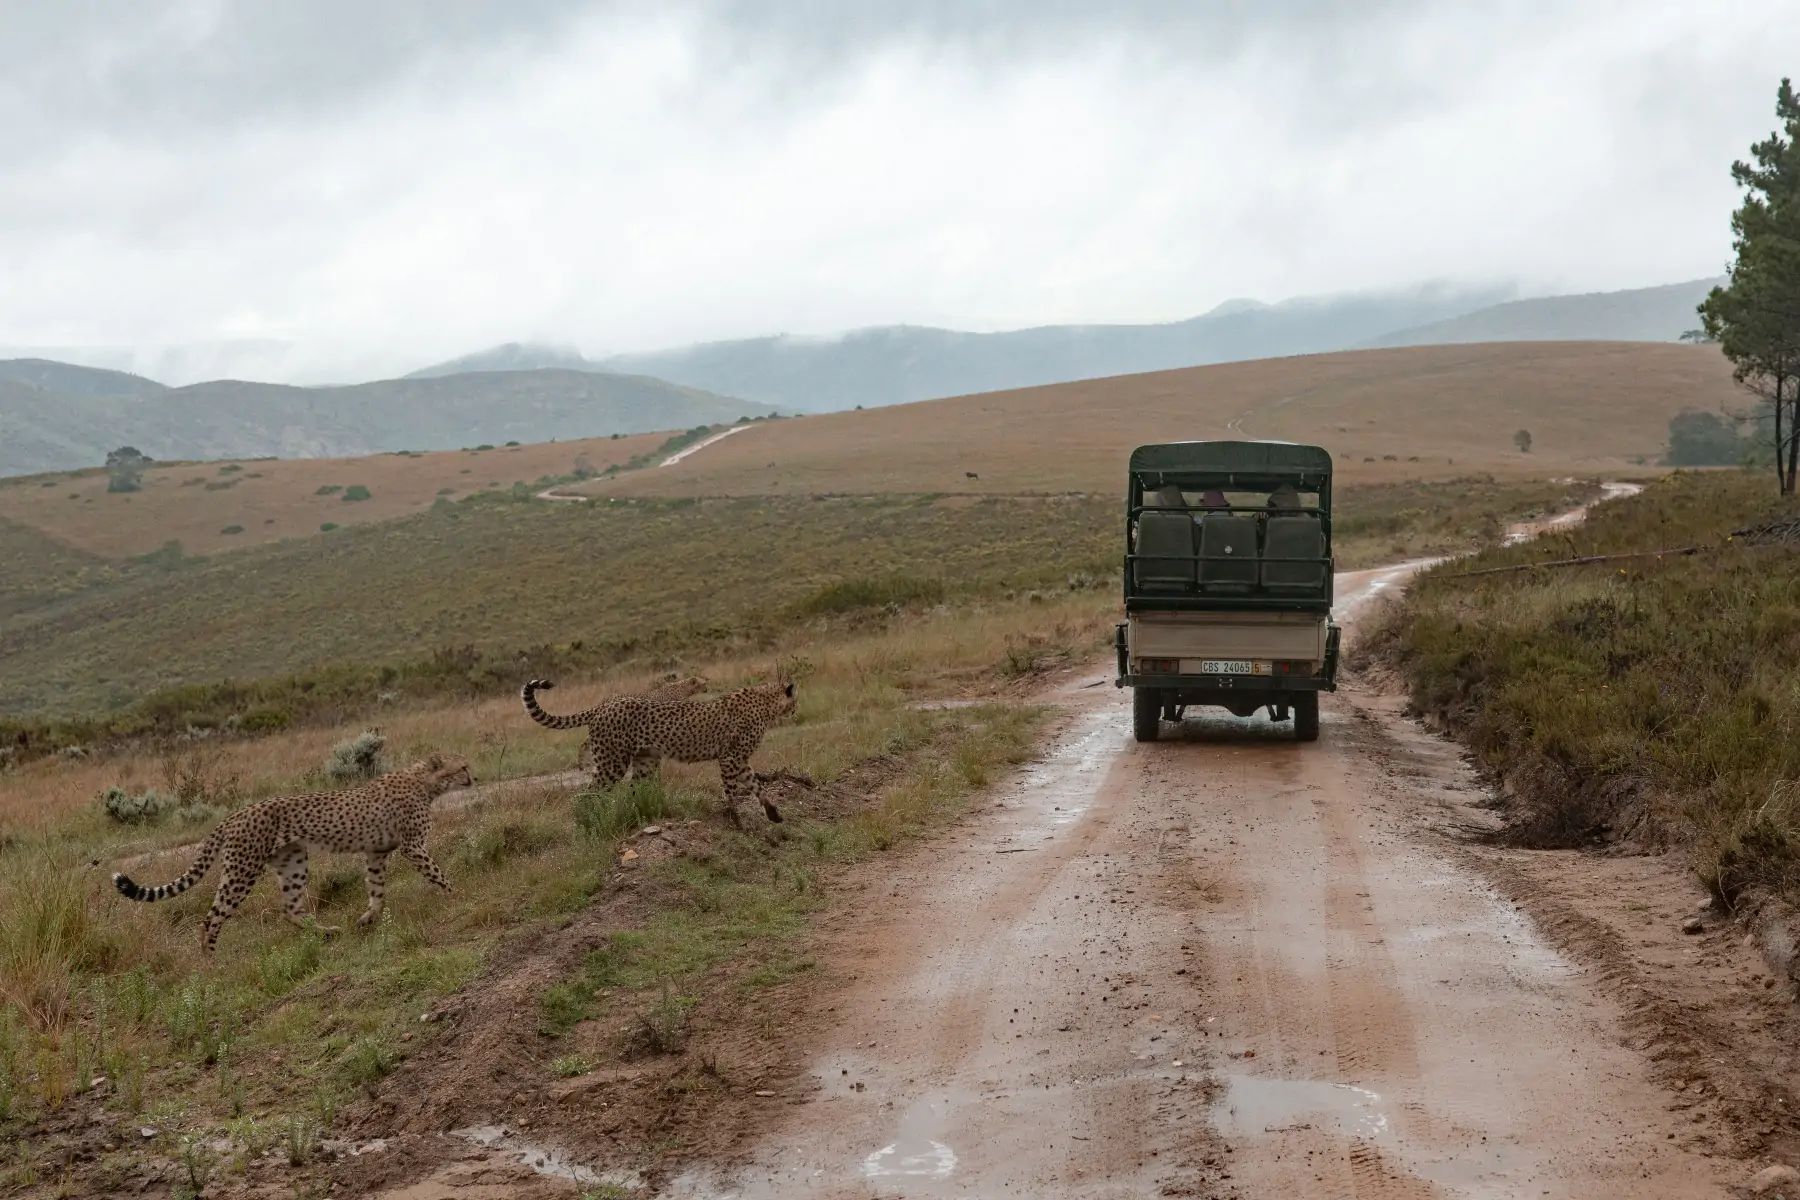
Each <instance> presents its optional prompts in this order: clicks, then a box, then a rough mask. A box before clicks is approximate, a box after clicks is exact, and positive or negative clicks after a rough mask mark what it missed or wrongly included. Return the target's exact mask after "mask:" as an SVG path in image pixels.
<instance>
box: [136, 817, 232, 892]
mask: <svg viewBox="0 0 1800 1200" xmlns="http://www.w3.org/2000/svg"><path fill="white" fill-rule="evenodd" d="M224 844H225V827H224V826H223V825H220V826H219V827H218V828H217V829H215V830H213V831H212V832H211V833H209V834H207V835H206V840H205V841H204V842H201V843H200V853H198V854H196V855H195V856H194V865H193V866H191V867H189V868H188V869H187V874H185V875H183V876H182V877H181V878H180V879H177V880H175V881H173V882H172V883H165V884H163V885H162V886H161V887H145V886H143V885H142V884H138V883H133V882H132V881H131V879H130V877H129V876H125V875H121V874H119V873H117V872H114V873H113V886H114V887H116V888H118V889H119V894H120V895H122V896H124V897H125V898H126V899H127V900H143V901H146V902H148V901H153V900H167V899H168V898H169V897H170V896H179V895H181V893H183V892H185V891H187V890H188V889H189V888H191V887H193V886H194V885H195V884H196V883H199V882H200V880H201V879H203V878H204V877H205V876H206V873H207V872H208V871H210V870H211V869H212V865H213V859H215V858H217V857H218V856H219V847H221V846H223V845H224Z"/></svg>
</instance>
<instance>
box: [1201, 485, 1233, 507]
mask: <svg viewBox="0 0 1800 1200" xmlns="http://www.w3.org/2000/svg"><path fill="white" fill-rule="evenodd" d="M1200 506H1201V507H1202V508H1229V507H1230V505H1228V504H1226V502H1225V493H1224V492H1221V491H1220V490H1219V489H1218V488H1213V489H1212V490H1211V491H1209V492H1207V493H1206V494H1205V495H1204V496H1201V497H1200Z"/></svg>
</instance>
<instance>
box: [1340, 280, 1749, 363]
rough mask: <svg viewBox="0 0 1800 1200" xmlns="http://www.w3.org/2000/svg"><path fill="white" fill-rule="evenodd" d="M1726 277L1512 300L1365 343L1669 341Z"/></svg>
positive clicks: (1691, 322)
mask: <svg viewBox="0 0 1800 1200" xmlns="http://www.w3.org/2000/svg"><path fill="white" fill-rule="evenodd" d="M1724 282H1725V280H1724V279H1723V278H1719V279H1695V280H1690V281H1689V282H1687V283H1671V284H1668V285H1666V286H1664V287H1653V288H1640V289H1638V290H1636V291H1630V292H1593V293H1590V294H1588V295H1585V296H1546V297H1543V298H1541V299H1537V300H1514V301H1511V302H1509V303H1506V304H1496V305H1494V306H1493V307H1491V308H1483V309H1479V310H1477V311H1475V312H1472V313H1465V314H1463V315H1462V316H1458V317H1450V318H1448V319H1446V320H1442V321H1434V322H1432V323H1431V324H1429V325H1420V326H1418V327H1416V328H1413V329H1402V330H1398V331H1396V332H1394V333H1388V334H1383V335H1382V336H1381V337H1378V338H1375V339H1373V340H1372V341H1370V342H1369V343H1368V345H1369V346H1372V347H1373V346H1440V345H1446V344H1450V343H1455V342H1558V341H1616V342H1673V341H1678V340H1680V338H1681V335H1682V334H1684V333H1686V332H1687V331H1688V330H1690V329H1695V328H1698V327H1699V325H1700V318H1699V316H1698V315H1696V314H1695V312H1694V309H1695V307H1696V306H1697V305H1698V304H1699V303H1700V301H1702V300H1704V299H1705V298H1706V294H1707V293H1708V292H1710V291H1711V290H1712V289H1713V288H1714V287H1716V286H1718V285H1720V284H1723V283H1724Z"/></svg>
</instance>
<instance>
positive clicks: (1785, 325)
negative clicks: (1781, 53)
mask: <svg viewBox="0 0 1800 1200" xmlns="http://www.w3.org/2000/svg"><path fill="white" fill-rule="evenodd" d="M1775 115H1776V118H1777V119H1778V120H1779V121H1780V122H1781V126H1782V128H1781V129H1780V130H1778V131H1776V132H1774V133H1771V134H1770V135H1769V136H1768V138H1767V139H1765V140H1764V141H1761V142H1757V143H1756V144H1755V145H1753V146H1751V147H1750V155H1751V158H1752V159H1753V160H1754V161H1753V162H1747V163H1746V162H1736V163H1733V164H1732V166H1731V177H1732V179H1734V180H1735V181H1736V182H1737V184H1738V186H1739V187H1742V188H1744V189H1745V190H1746V192H1747V195H1745V197H1744V203H1743V205H1742V206H1741V207H1739V208H1738V210H1737V212H1735V213H1733V214H1732V217H1731V231H1732V233H1733V234H1734V235H1735V241H1734V244H1733V249H1734V250H1735V252H1736V256H1737V257H1736V261H1734V262H1733V263H1732V266H1731V279H1730V282H1729V283H1727V284H1726V285H1725V286H1724V287H1717V288H1714V289H1713V290H1712V293H1711V294H1710V295H1709V296H1707V298H1706V299H1705V300H1704V301H1703V302H1702V303H1701V305H1700V318H1701V320H1702V321H1703V322H1704V324H1705V329H1706V335H1707V337H1708V338H1709V339H1711V340H1713V341H1716V342H1718V344H1719V348H1720V349H1721V350H1722V351H1724V353H1725V357H1727V358H1729V359H1730V360H1731V363H1732V368H1733V369H1732V376H1733V378H1735V379H1736V380H1737V381H1738V382H1739V383H1740V384H1742V385H1743V386H1744V387H1746V388H1748V389H1749V390H1750V391H1751V392H1753V393H1755V394H1756V395H1758V396H1760V397H1761V398H1762V399H1763V401H1764V404H1765V405H1766V413H1767V416H1768V417H1769V419H1770V436H1771V438H1772V440H1773V442H1774V450H1775V473H1776V477H1777V479H1778V481H1779V483H1780V488H1781V494H1782V495H1784V496H1788V495H1792V494H1793V493H1794V485H1795V474H1796V468H1797V467H1800V96H1796V95H1795V93H1794V88H1793V84H1792V82H1791V81H1789V80H1787V79H1783V80H1782V81H1781V87H1780V89H1779V90H1778V91H1777V93H1776V99H1775Z"/></svg>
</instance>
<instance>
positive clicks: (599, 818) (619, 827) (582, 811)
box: [573, 779, 695, 838]
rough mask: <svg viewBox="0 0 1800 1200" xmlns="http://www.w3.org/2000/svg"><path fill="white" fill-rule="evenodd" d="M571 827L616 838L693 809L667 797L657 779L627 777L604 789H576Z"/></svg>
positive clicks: (590, 835) (596, 836)
mask: <svg viewBox="0 0 1800 1200" xmlns="http://www.w3.org/2000/svg"><path fill="white" fill-rule="evenodd" d="M573 804H574V808H575V827H576V828H577V829H579V830H581V832H583V833H585V834H586V835H587V836H589V837H591V838H616V837H619V836H620V835H622V834H626V833H629V832H631V831H632V830H634V829H639V828H642V827H643V826H645V825H649V824H652V823H654V822H656V821H660V820H662V819H664V818H665V817H669V816H671V815H675V814H678V813H679V814H681V815H684V816H685V815H687V813H688V812H690V811H692V810H693V809H694V807H695V806H694V805H693V804H692V803H691V802H690V803H687V804H684V803H681V800H680V799H679V798H677V797H674V796H671V795H670V794H669V791H668V790H667V789H666V788H665V787H664V786H663V783H662V781H661V780H660V779H630V780H627V781H625V782H624V783H621V784H618V785H617V786H614V787H610V788H607V789H606V790H605V791H600V792H595V791H586V792H578V793H576V795H575V799H574V801H573Z"/></svg>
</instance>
